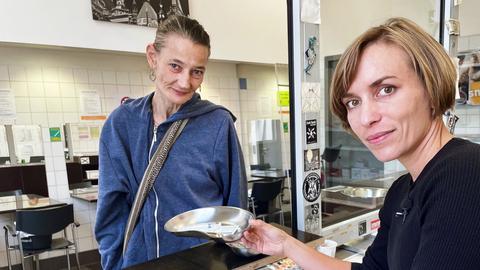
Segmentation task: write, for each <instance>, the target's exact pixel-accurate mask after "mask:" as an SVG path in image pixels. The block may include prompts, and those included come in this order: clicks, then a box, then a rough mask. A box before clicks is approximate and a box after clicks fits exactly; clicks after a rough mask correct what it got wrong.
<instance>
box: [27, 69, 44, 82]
mask: <svg viewBox="0 0 480 270" xmlns="http://www.w3.org/2000/svg"><path fill="white" fill-rule="evenodd" d="M25 70H26V73H27V81H29V82H43V75H42V68H40V67H32V66H29V67H27V68H26V69H25Z"/></svg>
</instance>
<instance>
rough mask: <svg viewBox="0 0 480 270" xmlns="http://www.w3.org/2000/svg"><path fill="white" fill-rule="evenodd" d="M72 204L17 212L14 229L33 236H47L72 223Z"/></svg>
mask: <svg viewBox="0 0 480 270" xmlns="http://www.w3.org/2000/svg"><path fill="white" fill-rule="evenodd" d="M73 221H74V218H73V204H65V205H60V206H52V207H47V208H38V209H25V210H17V212H16V225H15V227H16V229H17V231H23V232H26V233H30V234H35V235H49V234H54V233H56V232H59V231H61V230H63V229H64V228H65V227H67V226H68V225H69V224H71V223H73Z"/></svg>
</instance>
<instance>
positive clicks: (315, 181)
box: [303, 172, 320, 202]
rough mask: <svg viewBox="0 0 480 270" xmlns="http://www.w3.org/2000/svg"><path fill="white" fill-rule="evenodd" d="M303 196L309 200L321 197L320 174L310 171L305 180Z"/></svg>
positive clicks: (312, 200)
mask: <svg viewBox="0 0 480 270" xmlns="http://www.w3.org/2000/svg"><path fill="white" fill-rule="evenodd" d="M303 197H304V198H305V200H307V201H308V202H314V201H316V200H317V199H318V197H320V176H319V175H318V174H317V173H313V172H312V173H309V174H308V175H307V177H305V179H304V180H303Z"/></svg>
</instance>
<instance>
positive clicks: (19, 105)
mask: <svg viewBox="0 0 480 270" xmlns="http://www.w3.org/2000/svg"><path fill="white" fill-rule="evenodd" d="M15 109H16V110H17V113H19V112H30V99H29V98H27V97H16V98H15Z"/></svg>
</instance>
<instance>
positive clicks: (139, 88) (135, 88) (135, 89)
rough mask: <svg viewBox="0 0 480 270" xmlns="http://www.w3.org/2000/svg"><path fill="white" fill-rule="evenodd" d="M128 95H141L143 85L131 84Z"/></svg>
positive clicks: (136, 96)
mask: <svg viewBox="0 0 480 270" xmlns="http://www.w3.org/2000/svg"><path fill="white" fill-rule="evenodd" d="M130 92H131V94H130V97H131V98H139V97H143V96H144V94H143V87H142V86H138V85H132V86H131V87H130Z"/></svg>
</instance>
